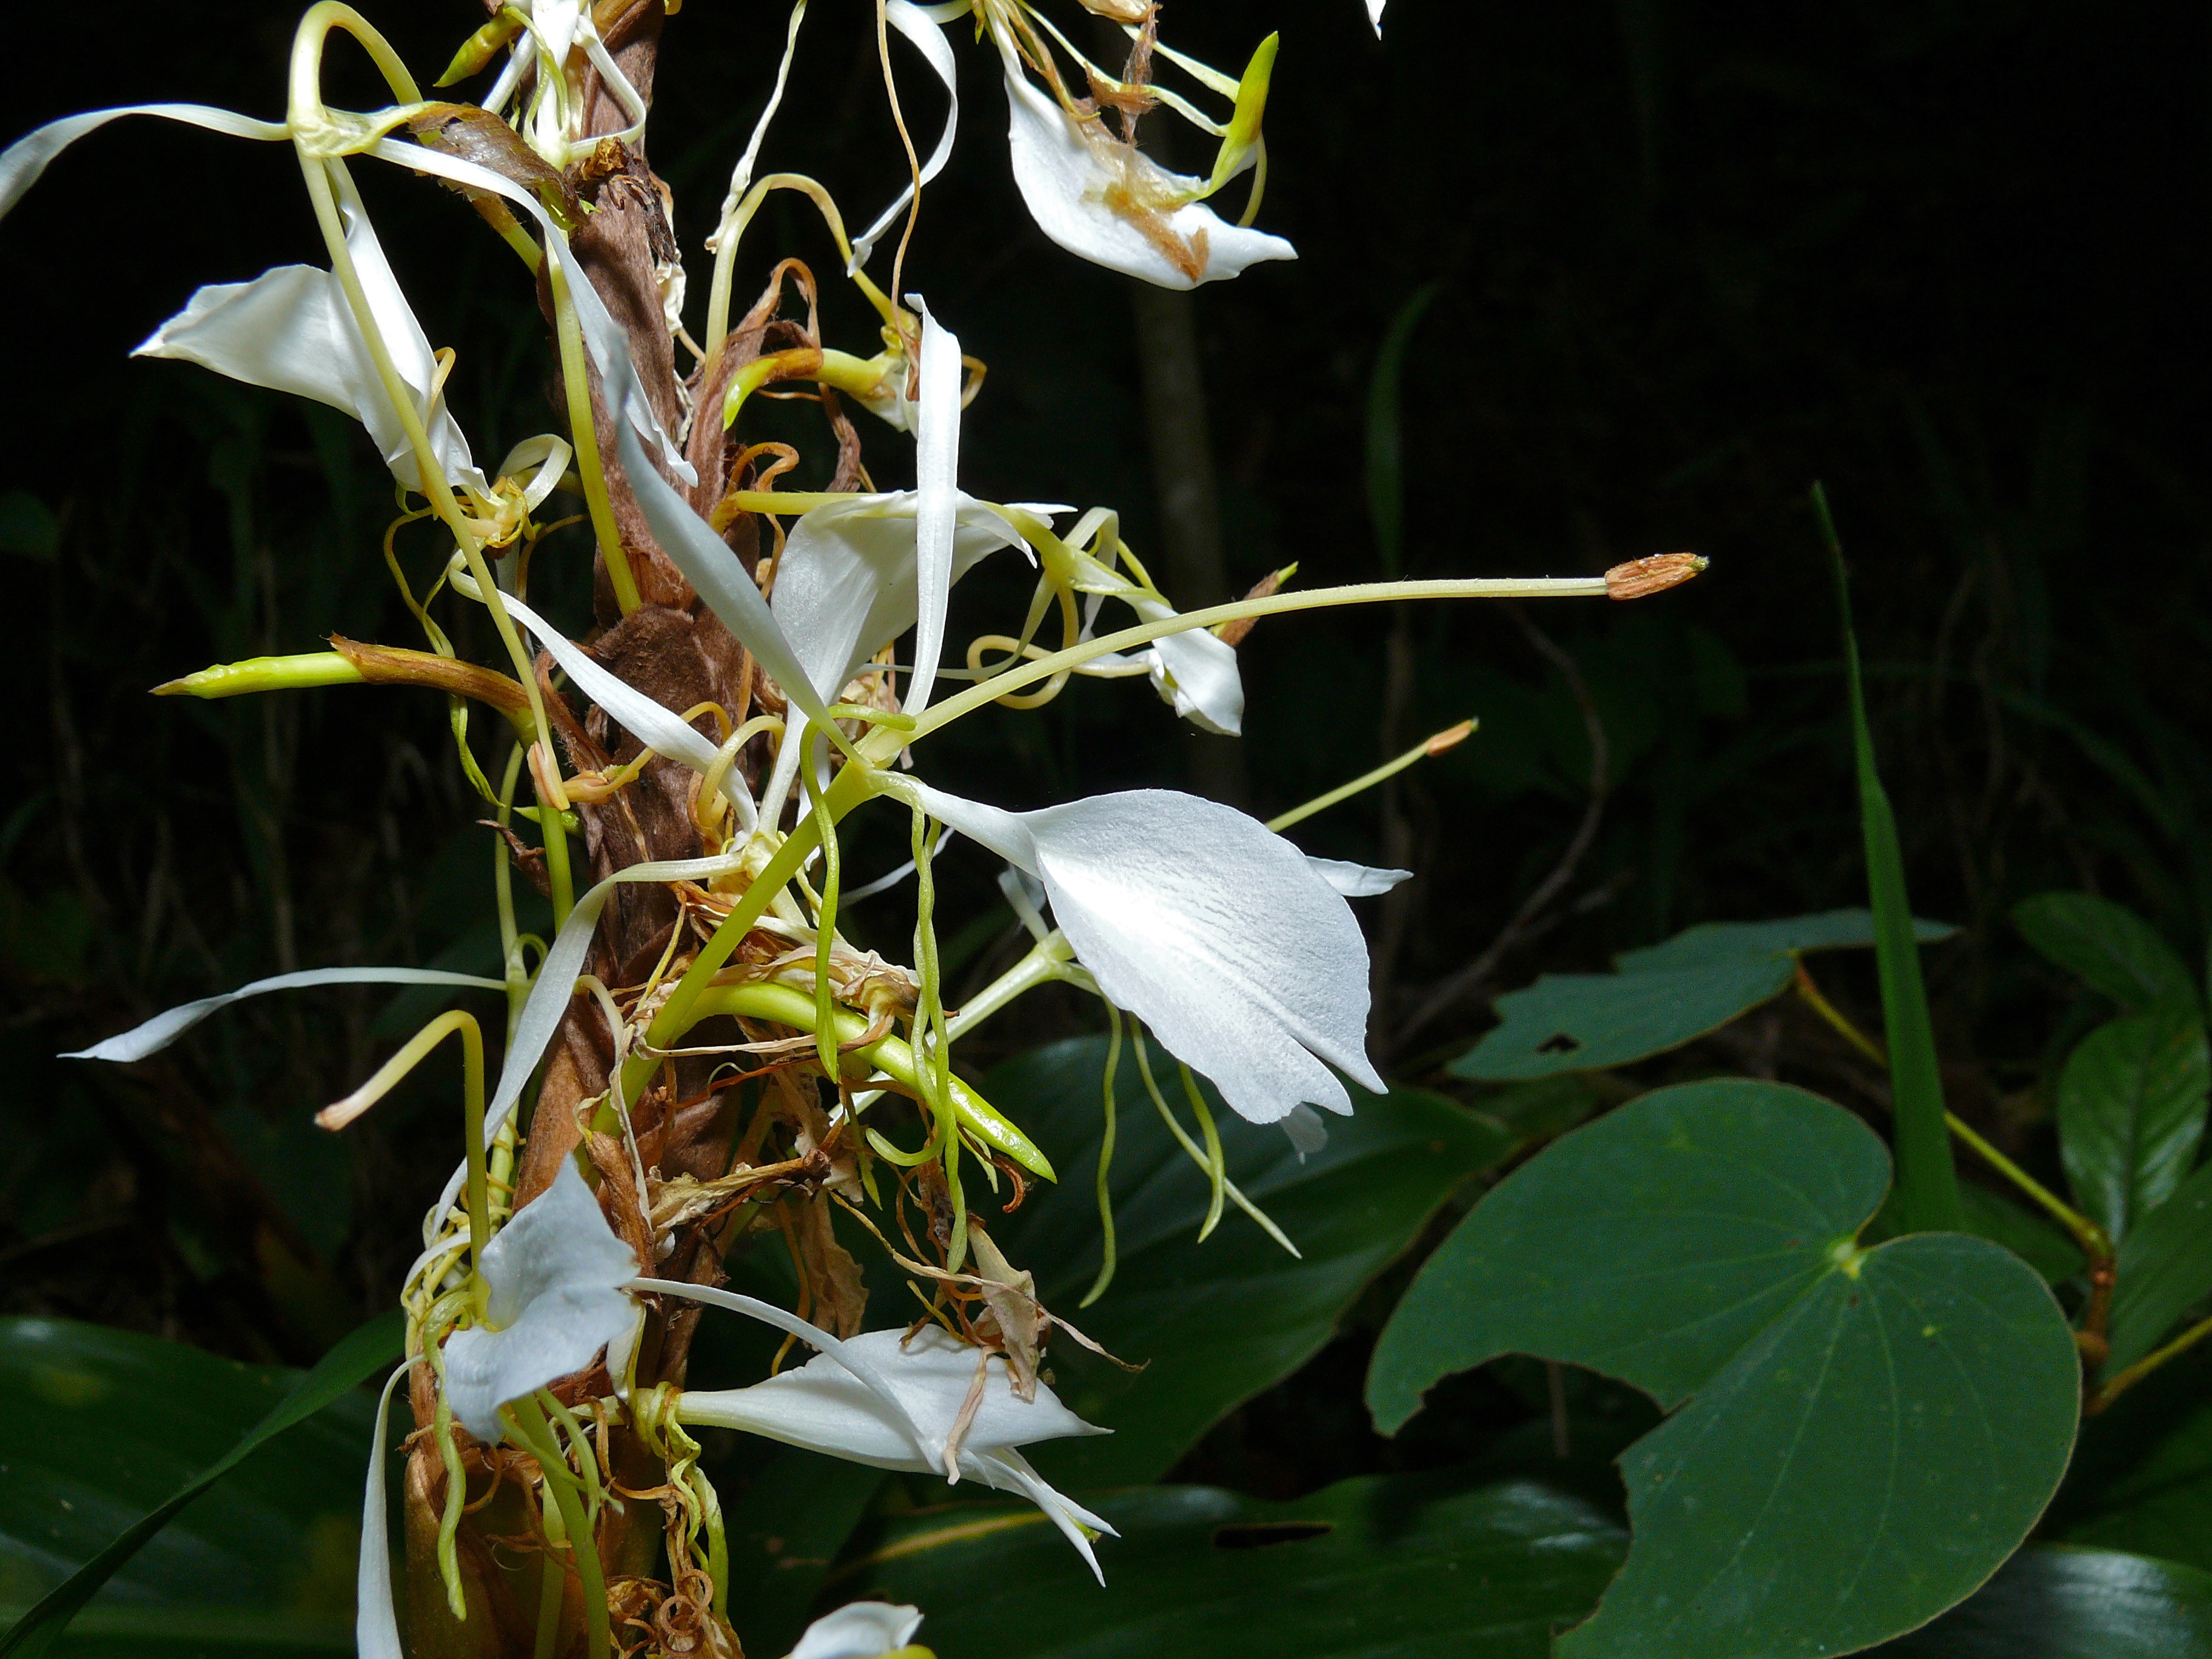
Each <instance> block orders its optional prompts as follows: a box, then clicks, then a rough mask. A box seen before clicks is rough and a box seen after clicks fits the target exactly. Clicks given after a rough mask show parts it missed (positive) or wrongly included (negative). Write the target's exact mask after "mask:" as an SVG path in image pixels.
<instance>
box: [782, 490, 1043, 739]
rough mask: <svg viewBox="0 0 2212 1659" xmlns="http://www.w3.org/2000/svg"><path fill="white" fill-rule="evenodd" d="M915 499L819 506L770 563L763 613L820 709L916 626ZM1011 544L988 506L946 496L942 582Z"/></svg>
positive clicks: (1017, 540)
mask: <svg viewBox="0 0 2212 1659" xmlns="http://www.w3.org/2000/svg"><path fill="white" fill-rule="evenodd" d="M919 501H920V496H919V495H918V493H917V492H916V491H914V490H910V489H906V490H900V491H897V492H896V493H895V494H890V495H854V496H852V497H850V498H849V499H848V500H844V501H825V502H823V504H822V505H821V506H820V507H815V508H814V509H813V510H812V511H811V512H809V513H805V515H804V516H803V517H801V518H800V519H799V522H798V523H797V524H795V525H793V526H792V530H791V537H790V539H789V540H788V541H787V542H786V543H785V544H784V550H783V556H782V557H781V558H780V559H779V560H777V562H776V570H775V599H773V600H772V601H771V602H770V605H769V610H770V611H771V613H772V614H773V615H774V616H775V619H776V621H777V622H778V623H781V625H782V628H783V631H784V633H785V635H787V637H788V638H789V639H790V641H791V648H792V650H793V652H794V653H797V655H798V658H799V663H800V665H802V666H803V667H804V668H805V671H806V678H807V681H808V683H809V684H811V685H812V686H813V687H814V689H815V690H816V691H817V693H818V694H819V695H820V696H822V697H823V700H824V701H827V700H828V699H829V698H832V697H835V696H836V695H837V693H838V692H839V691H840V690H842V689H843V688H844V687H845V685H846V684H848V683H849V682H850V681H851V679H852V678H853V676H854V673H855V672H856V671H858V670H859V668H860V665H861V664H863V663H865V662H866V661H867V660H868V659H869V658H871V657H872V656H874V655H875V654H876V653H877V652H878V651H880V650H881V649H883V647H884V646H886V645H888V644H889V643H890V641H893V640H895V639H896V638H897V637H898V636H899V635H902V634H903V633H905V632H906V631H907V629H909V628H912V627H914V626H915V623H916V622H917V621H918V620H919V619H920V617H921V595H920V590H919V588H918V586H917V584H916V581H915V563H916V544H915V530H916V520H917V507H918V503H919ZM1028 510H1029V511H1030V512H1033V513H1045V512H1052V511H1064V510H1065V509H1055V508H1049V507H1030V508H1029V509H1028ZM1021 539H1022V538H1021V535H1020V533H1019V532H1018V531H1017V530H1016V529H1015V528H1014V527H1013V526H1012V525H1011V524H1009V523H1007V522H1006V519H1005V518H1004V517H1003V516H1001V515H1000V513H999V511H998V509H997V508H995V507H989V506H987V505H985V504H984V503H983V502H981V501H977V500H975V498H974V497H973V496H970V495H959V494H957V493H956V495H955V505H954V512H953V531H952V558H951V580H952V581H955V582H957V581H958V580H960V579H961V578H962V577H963V576H964V575H966V574H968V572H969V570H971V569H972V568H975V564H976V562H978V561H979V560H981V559H983V558H985V557H987V556H989V555H990V554H993V553H995V552H997V551H998V550H999V549H1000V548H1002V547H1013V546H1018V545H1020V544H1021ZM939 627H940V635H939V637H940V638H941V637H942V634H941V628H942V624H941V623H940V624H939Z"/></svg>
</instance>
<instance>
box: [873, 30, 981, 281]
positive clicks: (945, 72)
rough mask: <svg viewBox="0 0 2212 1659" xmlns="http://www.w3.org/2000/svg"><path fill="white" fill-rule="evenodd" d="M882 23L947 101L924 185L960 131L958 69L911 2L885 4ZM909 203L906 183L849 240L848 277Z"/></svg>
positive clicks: (939, 33)
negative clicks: (923, 64) (930, 74)
mask: <svg viewBox="0 0 2212 1659" xmlns="http://www.w3.org/2000/svg"><path fill="white" fill-rule="evenodd" d="M884 21H885V22H886V23H889V24H890V26H891V27H893V28H895V29H896V30H897V31H898V32H899V33H901V34H903V35H904V36H906V38H907V39H908V40H911V41H912V42H913V43H914V44H915V48H916V49H917V50H918V51H920V52H921V55H922V57H923V58H926V59H927V60H928V63H929V66H930V68H931V69H933V70H935V71H936V72H937V78H938V79H939V80H940V81H942V82H944V83H945V97H946V98H948V99H949V100H951V105H950V106H949V107H948V108H947V109H946V110H945V131H943V132H941V133H939V135H938V137H937V148H936V149H933V150H932V151H930V153H929V159H928V160H927V161H924V162H923V163H922V164H921V182H922V183H923V184H925V185H926V184H927V183H928V182H929V181H930V180H931V179H934V178H935V177H937V175H938V174H939V173H942V172H944V171H945V162H946V161H949V160H951V155H952V137H953V135H954V134H955V133H956V132H957V131H959V128H960V81H959V69H958V65H957V64H956V63H955V62H954V61H953V57H952V46H951V42H949V41H948V40H945V31H944V30H943V29H942V28H940V27H939V26H938V25H937V24H935V23H933V22H932V21H930V20H929V18H928V16H927V15H925V14H924V12H923V11H922V9H921V7H919V6H917V5H915V3H914V0H886V3H885V5H884ZM913 199H914V185H913V184H912V183H911V182H909V183H908V185H907V187H906V188H905V189H904V190H902V191H900V192H899V197H898V200H897V201H896V202H893V203H892V204H890V206H889V207H887V208H885V209H884V211H883V214H882V215H881V216H880V217H878V219H877V221H876V222H875V223H873V224H872V225H870V226H869V227H868V228H866V230H864V231H862V232H861V233H860V234H859V235H858V236H856V237H854V239H853V258H852V259H851V261H850V263H848V264H847V265H846V267H845V274H846V275H847V276H851V275H852V274H853V273H854V271H856V270H860V267H861V266H862V265H865V264H867V263H868V256H869V255H870V254H871V253H873V252H875V251H876V242H877V240H878V239H879V238H880V237H881V236H882V235H883V234H884V232H885V231H887V230H889V229H890V228H891V226H892V225H893V224H895V223H896V222H897V221H898V216H899V215H900V214H901V213H902V212H904V211H905V210H906V204H908V202H911V201H912V200H913Z"/></svg>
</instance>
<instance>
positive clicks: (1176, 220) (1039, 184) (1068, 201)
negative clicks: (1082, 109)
mask: <svg viewBox="0 0 2212 1659" xmlns="http://www.w3.org/2000/svg"><path fill="white" fill-rule="evenodd" d="M994 33H996V34H997V35H998V40H999V52H1000V57H1001V58H1003V59H1004V60H1005V64H1006V105H1007V115H1008V121H1009V126H1008V130H1007V143H1008V148H1009V149H1010V151H1011V153H1012V157H1013V164H1014V184H1015V185H1016V186H1017V187H1018V189H1019V190H1020V191H1021V193H1022V200H1023V201H1024V202H1025V203H1026V204H1028V206H1029V210H1030V216H1032V217H1033V218H1035V219H1036V222H1037V228H1038V229H1040V230H1042V231H1043V232H1044V234H1046V235H1047V236H1049V237H1050V238H1051V239H1052V240H1054V241H1055V242H1057V243H1059V244H1060V246H1062V247H1064V248H1066V250H1067V251H1068V252H1070V253H1073V254H1075V255H1077V256H1079V258H1085V259H1088V260H1090V261H1091V263H1092V264H1100V265H1104V266H1105V267H1106V268H1107V269H1108V270H1118V271H1120V272H1121V273H1122V274H1123V275H1125V276H1136V277H1139V278H1141V279H1142V280H1144V281H1146V282H1148V283H1155V284H1157V285H1158V286H1159V287H1161V288H1173V289H1188V288H1196V287H1197V286H1198V285H1199V284H1200V283H1210V282H1213V281H1216V280H1218V278H1221V277H1224V276H1236V275H1237V273H1238V272H1240V271H1242V270H1243V269H1244V268H1245V266H1247V265H1250V264H1258V263H1259V262H1260V261H1261V260H1263V259H1295V258H1297V257H1298V256H1297V249H1295V248H1293V247H1292V246H1291V245H1290V244H1289V243H1288V242H1286V241H1285V240H1283V239H1282V238H1281V237H1279V236H1270V235H1268V234H1267V233H1266V232H1264V231H1257V230H1251V229H1248V228H1245V227H1243V226H1241V225H1232V224H1230V223H1228V222H1225V220H1223V219H1222V218H1221V217H1220V216H1218V215H1217V214H1216V213H1215V212H1214V211H1213V210H1212V209H1211V208H1209V207H1207V206H1206V204H1204V203H1203V202H1199V201H1195V200H1192V199H1190V198H1191V197H1194V196H1196V195H1197V194H1198V193H1200V191H1203V190H1204V189H1205V187H1206V181H1205V180H1203V179H1187V178H1184V177H1182V175H1181V174H1178V173H1169V172H1167V171H1166V170H1165V169H1164V168H1162V167H1159V166H1158V164H1156V163H1155V162H1153V161H1151V160H1149V159H1148V158H1147V157H1146V155H1144V154H1143V153H1142V152H1141V151H1139V150H1138V149H1135V148H1133V146H1130V145H1127V144H1123V143H1118V142H1117V141H1115V140H1114V139H1112V138H1110V137H1108V136H1107V134H1106V132H1105V131H1104V129H1103V126H1099V125H1095V124H1093V125H1086V124H1085V123H1083V122H1081V121H1079V120H1078V119H1077V118H1075V117H1074V116H1073V115H1071V114H1069V113H1068V112H1066V110H1064V109H1062V108H1061V107H1060V106H1059V105H1058V104H1057V103H1055V102H1054V101H1053V100H1052V99H1050V98H1048V97H1047V96H1046V95H1045V94H1043V93H1042V92H1040V91H1039V90H1038V89H1037V88H1036V87H1035V86H1033V85H1032V84H1031V83H1030V80H1029V77H1028V76H1026V75H1025V74H1024V73H1023V71H1022V67H1021V60H1020V58H1019V57H1018V54H1017V53H1016V52H1015V50H1014V46H1013V43H1012V41H1011V40H1008V39H1007V38H1006V34H1005V33H1004V31H1003V28H1000V29H994Z"/></svg>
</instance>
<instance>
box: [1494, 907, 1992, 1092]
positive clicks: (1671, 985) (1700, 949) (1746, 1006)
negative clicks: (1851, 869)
mask: <svg viewBox="0 0 2212 1659" xmlns="http://www.w3.org/2000/svg"><path fill="white" fill-rule="evenodd" d="M1913 927H1914V930H1915V933H1916V935H1917V937H1918V938H1920V939H1923V940H1934V939H1946V938H1948V937H1949V936H1950V934H1951V933H1953V932H1954V929H1952V928H1949V927H1945V926H1944V925H1943V924H1942V923H1940V922H1933V921H1916V922H1915V923H1914V924H1913ZM1874 942H1875V928H1874V917H1873V915H1871V914H1870V913H1869V912H1868V911H1865V910H1829V911H1824V912H1822V913H1820V914H1819V915H1809V916H1790V917H1786V918H1784V919H1782V920H1779V921H1709V922H1704V923H1700V924H1699V926H1697V927H1691V928H1688V929H1686V930H1685V931H1684V932H1682V933H1677V934H1675V935H1674V938H1672V939H1667V940H1665V941H1663V942H1662V943H1660V944H1658V945H1647V946H1645V947H1644V949H1642V950H1640V951H1626V952H1625V953H1624V954H1622V955H1621V956H1620V957H1616V958H1615V959H1614V965H1615V966H1616V967H1617V968H1618V969H1620V971H1619V972H1618V973H1613V974H1547V975H1544V976H1543V977H1542V978H1541V979H1539V980H1538V981H1536V982H1535V984H1534V985H1532V986H1530V987H1528V989H1526V990H1522V991H1512V992H1509V993H1507V994H1505V995H1504V996H1502V997H1500V998H1498V1018H1499V1019H1500V1021H1501V1022H1502V1024H1499V1025H1498V1027H1497V1029H1495V1030H1491V1031H1488V1032H1486V1033H1485V1034H1484V1036H1483V1038H1482V1041H1481V1042H1478V1043H1476V1044H1475V1045H1474V1048H1471V1049H1469V1050H1468V1052H1467V1053H1466V1054H1462V1055H1461V1056H1460V1057H1459V1059H1457V1060H1455V1061H1453V1062H1452V1066H1451V1070H1452V1072H1453V1073H1454V1074H1455V1076H1459V1077H1464V1078H1474V1079H1480V1080H1484V1081H1498V1082H1504V1081H1510V1080H1512V1079H1523V1078H1541V1077H1549V1076H1552V1075H1554V1074H1556V1073H1563V1072H1584V1071H1595V1070H1598V1069H1600V1068H1601V1067H1604V1066H1626V1065H1628V1064H1629V1063H1630V1062H1632V1061H1633V1060H1647V1059H1649V1058H1650V1056H1652V1055H1653V1054H1663V1053H1665V1052H1666V1051H1667V1050H1668V1049H1669V1048H1680V1047H1681V1045H1682V1044H1684V1043H1686V1042H1690V1041H1691V1040H1692V1039H1693V1038H1696V1037H1700V1036H1705V1033H1706V1032H1708V1031H1712V1030H1718V1029H1719V1028H1720V1027H1721V1026H1723V1025H1725V1024H1728V1023H1729V1021H1730V1020H1732V1019H1736V1018H1741V1016H1742V1015H1744V1014H1747V1013H1748V1012H1750V1011H1751V1010H1752V1009H1753V1008H1756V1007H1757V1006H1759V1004H1760V1003H1762V1002H1765V1001H1767V1000H1769V999H1771V998H1773V997H1776V996H1778V995H1780V994H1782V992H1783V991H1784V989H1786V988H1787V987H1788V986H1789V984H1790V977H1791V975H1793V974H1795V973H1796V959H1797V956H1798V954H1799V953H1800V952H1802V951H1831V950H1838V949H1843V948H1847V947H1849V946H1851V945H1871V944H1873V943H1874Z"/></svg>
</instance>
